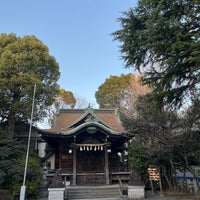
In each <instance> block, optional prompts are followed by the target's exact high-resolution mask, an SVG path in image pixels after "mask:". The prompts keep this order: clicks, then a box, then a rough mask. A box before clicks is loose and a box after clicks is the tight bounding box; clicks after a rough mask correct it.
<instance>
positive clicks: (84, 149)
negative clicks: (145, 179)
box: [39, 107, 130, 185]
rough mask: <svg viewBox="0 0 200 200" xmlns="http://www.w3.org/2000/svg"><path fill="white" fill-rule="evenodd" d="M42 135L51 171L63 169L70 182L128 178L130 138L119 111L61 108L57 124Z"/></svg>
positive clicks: (93, 182)
mask: <svg viewBox="0 0 200 200" xmlns="http://www.w3.org/2000/svg"><path fill="white" fill-rule="evenodd" d="M39 134H40V135H41V137H42V138H43V139H44V141H45V142H46V143H47V145H46V150H45V151H46V156H45V157H44V158H43V159H44V161H45V162H46V164H47V166H48V167H49V169H50V170H49V171H56V170H58V169H59V170H60V171H61V175H62V177H64V178H65V181H67V182H68V183H69V184H70V185H99V184H112V183H114V182H116V181H118V179H124V180H128V177H129V174H130V172H129V170H128V164H127V162H124V160H125V159H124V155H127V154H126V153H125V151H126V150H127V149H126V147H127V145H126V144H127V142H128V141H129V139H130V137H129V136H128V134H127V132H126V131H125V129H124V128H123V126H122V124H121V122H120V120H119V117H118V115H117V113H116V112H115V110H110V109H92V108H90V107H88V108H86V109H61V110H60V113H59V115H58V116H57V119H56V121H55V123H54V126H53V127H52V128H51V129H42V130H41V129H40V130H39ZM126 160H127V159H126Z"/></svg>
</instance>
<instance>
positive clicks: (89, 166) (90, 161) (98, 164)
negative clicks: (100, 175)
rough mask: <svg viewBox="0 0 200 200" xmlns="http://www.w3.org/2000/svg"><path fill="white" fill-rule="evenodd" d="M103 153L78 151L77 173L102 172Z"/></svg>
mask: <svg viewBox="0 0 200 200" xmlns="http://www.w3.org/2000/svg"><path fill="white" fill-rule="evenodd" d="M104 163H105V162H104V152H103V151H78V152H77V173H86V172H87V173H92V172H93V173H94V172H104V171H105V169H104Z"/></svg>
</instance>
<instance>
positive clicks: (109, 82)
mask: <svg viewBox="0 0 200 200" xmlns="http://www.w3.org/2000/svg"><path fill="white" fill-rule="evenodd" d="M149 91H150V89H149V87H146V86H143V85H142V84H141V77H140V76H136V75H134V74H127V75H124V74H122V75H121V76H110V77H109V78H107V79H106V80H105V82H104V83H103V84H102V85H101V86H100V87H99V88H98V91H96V93H95V97H96V100H97V103H98V104H99V106H100V108H111V109H113V108H116V109H118V111H119V112H123V113H126V114H127V115H129V114H130V113H132V112H134V106H135V101H136V99H137V97H138V96H140V95H144V94H146V93H148V92H149Z"/></svg>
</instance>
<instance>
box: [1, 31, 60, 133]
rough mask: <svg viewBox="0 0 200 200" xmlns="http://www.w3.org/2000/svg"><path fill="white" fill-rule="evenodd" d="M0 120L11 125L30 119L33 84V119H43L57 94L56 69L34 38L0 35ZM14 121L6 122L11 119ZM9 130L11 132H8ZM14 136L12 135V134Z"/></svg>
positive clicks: (55, 64) (53, 60)
mask: <svg viewBox="0 0 200 200" xmlns="http://www.w3.org/2000/svg"><path fill="white" fill-rule="evenodd" d="M0 57H1V59H0V88H1V89H0V97H1V98H0V116H1V118H0V120H1V122H5V121H8V122H9V127H10V122H12V125H13V124H14V122H15V121H21V122H22V121H24V122H27V121H28V119H29V118H30V113H31V107H32V106H31V104H32V96H33V87H34V84H36V85H37V88H36V95H35V97H36V98H35V103H36V105H37V106H35V111H34V120H39V119H41V118H42V117H44V116H45V108H46V107H47V106H49V105H51V104H52V103H53V102H54V100H55V97H56V95H57V92H58V84H57V81H58V78H59V75H60V73H59V66H58V64H57V62H56V60H55V58H54V57H52V56H51V55H49V50H48V47H47V46H45V45H44V44H43V43H42V42H41V41H40V40H38V39H37V38H36V37H35V36H24V37H22V38H20V37H17V36H16V35H15V34H0ZM11 118H12V119H14V120H13V121H14V122H13V121H9V120H10V119H11ZM8 130H10V129H8ZM11 137H13V133H12V135H11Z"/></svg>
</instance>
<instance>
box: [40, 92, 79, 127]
mask: <svg viewBox="0 0 200 200" xmlns="http://www.w3.org/2000/svg"><path fill="white" fill-rule="evenodd" d="M75 104H76V98H75V97H74V95H73V93H72V92H71V91H66V90H65V89H63V88H61V89H60V90H59V91H58V94H57V97H56V99H55V102H54V103H53V105H51V106H49V107H48V108H47V118H48V125H50V127H53V125H54V122H55V120H56V117H57V115H58V113H59V110H60V109H61V108H66V107H67V108H69V107H70V108H74V106H75ZM43 123H44V121H43Z"/></svg>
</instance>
